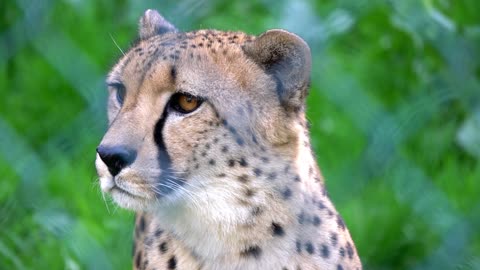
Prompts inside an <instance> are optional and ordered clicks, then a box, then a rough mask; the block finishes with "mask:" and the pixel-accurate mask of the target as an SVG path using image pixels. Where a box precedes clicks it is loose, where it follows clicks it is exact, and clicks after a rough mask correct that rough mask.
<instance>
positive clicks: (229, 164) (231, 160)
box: [228, 159, 235, 167]
mask: <svg viewBox="0 0 480 270" xmlns="http://www.w3.org/2000/svg"><path fill="white" fill-rule="evenodd" d="M233 166H235V160H233V159H229V160H228V167H233Z"/></svg>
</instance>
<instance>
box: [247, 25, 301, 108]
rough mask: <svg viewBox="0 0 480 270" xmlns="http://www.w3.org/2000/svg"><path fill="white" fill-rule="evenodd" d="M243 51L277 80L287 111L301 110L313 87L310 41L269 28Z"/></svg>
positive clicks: (278, 91) (278, 89)
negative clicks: (310, 88) (308, 43)
mask: <svg viewBox="0 0 480 270" xmlns="http://www.w3.org/2000/svg"><path fill="white" fill-rule="evenodd" d="M243 50H244V52H245V53H246V54H247V56H249V57H250V58H251V59H252V60H253V61H254V62H256V63H257V64H258V65H260V66H261V67H262V68H263V69H264V70H265V72H266V73H268V74H270V75H272V76H273V78H274V79H275V81H276V83H277V94H278V96H279V99H280V102H281V103H282V105H283V106H284V107H285V108H286V109H287V110H292V111H298V110H300V109H301V108H302V107H303V105H304V101H305V97H306V96H307V94H308V88H309V86H310V70H311V55H310V48H309V47H308V45H307V43H306V42H305V41H303V39H301V38H300V37H299V36H297V35H295V34H292V33H290V32H287V31H285V30H279V29H275V30H270V31H267V32H265V33H263V34H262V35H260V36H259V37H258V38H256V39H255V41H253V42H252V43H249V44H245V45H244V46H243Z"/></svg>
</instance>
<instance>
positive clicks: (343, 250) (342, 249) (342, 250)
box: [338, 247, 345, 258]
mask: <svg viewBox="0 0 480 270" xmlns="http://www.w3.org/2000/svg"><path fill="white" fill-rule="evenodd" d="M338 252H339V253H340V256H341V257H342V258H343V257H345V249H344V248H343V247H340V249H339V250H338Z"/></svg>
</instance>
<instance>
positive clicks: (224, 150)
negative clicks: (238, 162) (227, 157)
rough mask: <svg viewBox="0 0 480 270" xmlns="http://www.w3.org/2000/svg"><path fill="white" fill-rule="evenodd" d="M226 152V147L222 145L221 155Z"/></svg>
mask: <svg viewBox="0 0 480 270" xmlns="http://www.w3.org/2000/svg"><path fill="white" fill-rule="evenodd" d="M227 152H228V146H226V145H224V146H223V147H222V153H227Z"/></svg>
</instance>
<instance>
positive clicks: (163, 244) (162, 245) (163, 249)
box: [158, 242, 168, 254]
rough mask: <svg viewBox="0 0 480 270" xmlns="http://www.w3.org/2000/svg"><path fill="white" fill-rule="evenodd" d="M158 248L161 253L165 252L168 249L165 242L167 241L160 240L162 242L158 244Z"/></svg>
mask: <svg viewBox="0 0 480 270" xmlns="http://www.w3.org/2000/svg"><path fill="white" fill-rule="evenodd" d="M158 249H160V252H161V253H162V254H165V252H167V251H168V244H167V242H162V243H160V245H159V246H158Z"/></svg>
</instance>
